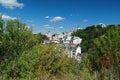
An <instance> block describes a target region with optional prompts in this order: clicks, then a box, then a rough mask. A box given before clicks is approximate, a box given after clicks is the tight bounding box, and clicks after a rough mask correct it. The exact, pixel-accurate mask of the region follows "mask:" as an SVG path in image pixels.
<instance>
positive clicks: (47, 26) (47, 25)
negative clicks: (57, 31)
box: [44, 24, 54, 29]
mask: <svg viewBox="0 0 120 80" xmlns="http://www.w3.org/2000/svg"><path fill="white" fill-rule="evenodd" d="M44 27H45V28H46V29H54V28H53V27H51V26H50V25H49V24H45V25H44Z"/></svg>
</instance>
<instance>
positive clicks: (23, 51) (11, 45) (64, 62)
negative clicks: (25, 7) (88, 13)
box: [0, 17, 120, 80]
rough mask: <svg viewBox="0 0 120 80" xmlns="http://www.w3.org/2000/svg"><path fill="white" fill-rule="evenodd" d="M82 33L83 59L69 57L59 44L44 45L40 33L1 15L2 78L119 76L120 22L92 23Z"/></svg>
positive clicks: (95, 79)
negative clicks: (117, 23) (105, 24)
mask: <svg viewBox="0 0 120 80" xmlns="http://www.w3.org/2000/svg"><path fill="white" fill-rule="evenodd" d="M72 35H74V36H78V37H81V38H82V39H83V42H82V44H81V46H82V50H83V53H84V54H85V57H84V59H83V60H82V62H81V63H78V62H77V61H76V60H75V59H74V58H69V57H68V55H67V52H65V51H64V48H63V47H62V46H61V45H58V44H48V45H43V44H42V43H43V40H44V38H45V36H44V35H42V34H41V33H39V34H33V33H32V29H31V28H29V27H27V26H26V25H25V24H23V23H21V22H20V21H19V20H8V21H3V20H2V17H0V80H120V25H109V26H107V27H104V28H103V27H101V26H100V25H98V26H90V27H87V28H86V29H83V30H77V31H76V32H74V33H73V34H72Z"/></svg>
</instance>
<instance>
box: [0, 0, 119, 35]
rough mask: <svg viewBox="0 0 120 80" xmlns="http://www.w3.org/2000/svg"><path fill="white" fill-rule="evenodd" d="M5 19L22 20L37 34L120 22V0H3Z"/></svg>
mask: <svg viewBox="0 0 120 80" xmlns="http://www.w3.org/2000/svg"><path fill="white" fill-rule="evenodd" d="M0 14H2V18H3V19H4V20H14V19H19V20H20V21H21V22H23V23H25V24H26V25H27V26H32V29H33V32H34V33H39V32H41V33H46V32H48V31H50V32H51V33H60V32H67V31H70V30H75V29H76V28H77V26H78V25H79V26H80V27H81V28H86V27H88V26H91V25H94V24H98V23H104V24H120V0H0Z"/></svg>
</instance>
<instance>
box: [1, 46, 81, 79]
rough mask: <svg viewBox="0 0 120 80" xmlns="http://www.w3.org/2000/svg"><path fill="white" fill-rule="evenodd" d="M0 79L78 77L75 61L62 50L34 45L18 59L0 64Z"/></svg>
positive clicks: (56, 47) (58, 47)
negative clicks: (67, 75)
mask: <svg viewBox="0 0 120 80" xmlns="http://www.w3.org/2000/svg"><path fill="white" fill-rule="evenodd" d="M0 71H1V77H2V78H1V79H4V78H6V79H10V78H11V79H26V78H30V79H35V78H38V79H43V78H44V76H45V77H46V75H47V74H49V76H48V77H49V78H50V76H64V75H65V74H73V75H75V74H76V75H79V72H80V71H79V65H78V63H77V61H75V60H74V59H72V58H68V56H67V54H65V52H64V50H63V48H62V47H61V46H59V45H56V44H50V45H47V46H44V45H41V46H40V45H36V46H35V47H34V48H33V49H31V50H30V51H27V52H23V53H22V55H20V56H19V57H18V58H15V59H14V60H11V61H9V60H8V59H6V60H5V61H3V62H1V63H0Z"/></svg>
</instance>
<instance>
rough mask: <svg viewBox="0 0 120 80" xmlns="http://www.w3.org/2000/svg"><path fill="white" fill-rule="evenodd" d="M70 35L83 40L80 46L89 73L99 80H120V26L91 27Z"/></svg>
mask: <svg viewBox="0 0 120 80" xmlns="http://www.w3.org/2000/svg"><path fill="white" fill-rule="evenodd" d="M72 35H73V36H78V37H80V38H82V39H83V40H82V44H81V45H80V46H82V50H83V53H85V54H86V55H87V57H86V59H85V61H88V62H87V63H86V64H85V65H88V69H89V71H90V72H92V73H95V72H97V74H98V75H99V78H101V80H120V25H107V26H106V27H103V26H102V25H93V26H89V27H87V28H86V29H82V30H77V31H75V32H74V33H73V34H72ZM98 75H97V76H98Z"/></svg>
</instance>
